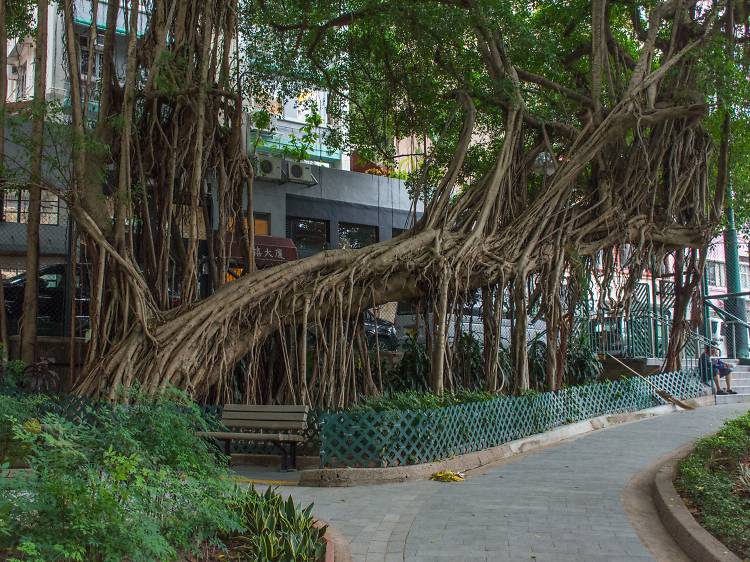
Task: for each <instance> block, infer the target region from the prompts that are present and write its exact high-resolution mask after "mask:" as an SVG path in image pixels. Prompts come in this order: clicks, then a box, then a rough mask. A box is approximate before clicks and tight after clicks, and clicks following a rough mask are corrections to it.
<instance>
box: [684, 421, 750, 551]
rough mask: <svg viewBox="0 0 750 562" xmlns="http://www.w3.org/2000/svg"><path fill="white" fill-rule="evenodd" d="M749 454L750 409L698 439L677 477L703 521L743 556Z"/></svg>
mask: <svg viewBox="0 0 750 562" xmlns="http://www.w3.org/2000/svg"><path fill="white" fill-rule="evenodd" d="M748 455H750V413H747V414H745V415H743V416H741V417H739V418H737V419H734V420H730V421H728V422H727V423H726V424H725V425H724V427H723V428H722V429H721V430H720V431H719V432H718V433H717V434H715V435H712V436H710V437H706V438H703V439H701V440H699V441H698V442H697V443H696V446H695V449H694V451H693V453H692V454H691V455H689V456H688V457H687V458H685V459H684V460H683V461H682V462H681V463H680V466H679V471H678V477H677V480H676V481H675V486H676V487H677V489H678V490H679V491H680V492H681V493H682V494H683V495H684V496H685V497H686V498H687V499H688V501H689V502H691V503H692V504H693V505H694V506H695V507H696V508H697V510H698V519H699V520H700V522H701V524H702V525H703V526H704V527H705V528H706V529H707V530H708V531H710V532H711V533H712V534H713V535H715V536H716V537H717V538H718V539H719V540H721V541H722V542H723V543H724V544H725V545H726V546H727V547H729V548H730V549H732V550H733V551H734V552H736V553H737V554H738V555H739V556H740V558H743V557H750V495H748V494H747V492H745V491H743V480H742V477H743V476H744V470H743V465H742V463H743V459H745V460H746V459H747V456H748Z"/></svg>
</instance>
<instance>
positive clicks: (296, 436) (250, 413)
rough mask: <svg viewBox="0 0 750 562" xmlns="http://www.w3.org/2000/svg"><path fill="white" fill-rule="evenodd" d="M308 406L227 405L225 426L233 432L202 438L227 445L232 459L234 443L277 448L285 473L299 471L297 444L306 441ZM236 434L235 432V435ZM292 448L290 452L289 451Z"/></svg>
mask: <svg viewBox="0 0 750 562" xmlns="http://www.w3.org/2000/svg"><path fill="white" fill-rule="evenodd" d="M308 410H309V407H308V406H249V405H246V404H227V405H226V406H224V410H223V412H222V415H221V423H222V425H224V427H226V428H227V429H228V430H229V431H201V432H199V433H198V435H199V436H201V437H209V438H212V439H216V440H218V441H224V452H225V453H226V454H227V455H229V452H230V449H231V445H232V441H257V442H261V443H271V444H273V445H274V446H275V447H276V448H277V449H278V450H279V452H280V453H281V470H289V468H290V466H289V465H290V460H291V468H293V469H296V468H297V443H302V442H304V441H305V440H306V438H305V437H304V436H303V435H302V433H303V432H304V431H305V429H307V413H308ZM233 430H235V431H233ZM287 447H288V448H287Z"/></svg>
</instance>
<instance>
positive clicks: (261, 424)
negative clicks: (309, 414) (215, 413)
mask: <svg viewBox="0 0 750 562" xmlns="http://www.w3.org/2000/svg"><path fill="white" fill-rule="evenodd" d="M222 423H223V424H224V425H225V426H227V427H247V428H254V427H255V428H258V429H294V430H298V431H301V430H303V429H305V428H306V427H307V422H304V421H283V420H274V421H269V420H224V419H222Z"/></svg>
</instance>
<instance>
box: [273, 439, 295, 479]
mask: <svg viewBox="0 0 750 562" xmlns="http://www.w3.org/2000/svg"><path fill="white" fill-rule="evenodd" d="M273 445H274V447H276V448H277V449H278V450H279V453H280V454H281V471H282V472H286V471H287V470H289V457H290V456H291V457H292V467H293V468H295V469H296V468H297V458H296V457H297V451H296V448H294V447H295V445H296V444H295V443H292V447H293V448H292V450H291V455H290V454H289V451H287V450H286V448H285V447H284V445H282V444H281V443H274V444H273Z"/></svg>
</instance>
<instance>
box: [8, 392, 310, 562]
mask: <svg viewBox="0 0 750 562" xmlns="http://www.w3.org/2000/svg"><path fill="white" fill-rule="evenodd" d="M125 398H127V399H128V401H129V402H130V404H128V405H125V404H113V405H110V404H101V405H98V406H90V407H87V408H84V409H83V410H82V411H80V412H78V413H76V414H75V415H68V416H67V417H68V418H71V419H67V418H66V417H63V416H61V415H59V414H56V413H51V412H52V411H53V410H55V409H58V410H61V411H63V410H64V409H62V408H60V407H59V402H57V401H55V400H53V399H51V398H49V397H46V396H42V395H27V396H16V397H14V396H7V395H2V394H0V412H2V421H0V465H2V468H3V470H4V469H6V468H8V466H9V463H8V461H9V459H15V460H16V461H17V460H19V459H21V460H23V461H24V462H25V463H27V464H28V466H29V467H30V469H29V470H28V471H25V472H21V473H17V474H15V475H14V476H13V477H12V478H5V477H0V558H3V559H4V556H7V557H9V559H11V560H13V559H14V557H15V559H21V560H33V561H51V560H103V561H109V560H112V561H115V560H117V561H119V560H132V561H134V562H135V561H138V560H143V561H146V560H173V559H177V558H182V557H183V556H185V555H186V554H189V553H190V552H198V550H199V549H204V548H205V547H206V545H213V547H214V548H217V549H219V550H222V549H223V550H226V547H224V546H223V544H222V540H225V541H227V543H229V544H230V546H232V547H235V546H236V545H240V546H239V547H237V549H236V550H237V552H235V549H233V550H232V551H231V553H230V556H234V555H244V554H247V555H249V556H250V559H253V560H269V561H272V560H285V561H286V560H292V561H303V560H317V559H318V558H319V555H320V554H321V552H322V548H323V547H322V544H323V543H322V541H321V537H322V535H323V533H324V530H320V529H314V528H313V527H312V517H311V515H310V512H311V509H312V506H309V507H307V508H306V509H304V510H300V509H299V508H297V507H296V506H294V503H293V501H292V500H288V501H287V502H284V501H282V500H281V498H280V497H279V496H278V495H277V494H275V493H273V492H271V491H268V492H266V493H265V494H264V495H262V496H261V495H259V494H257V493H256V492H255V491H254V490H252V489H251V490H247V491H241V490H237V489H236V488H235V487H234V486H233V485H232V484H231V480H230V478H229V476H230V475H229V472H228V470H227V466H226V460H225V458H224V457H223V456H221V455H219V454H217V451H216V450H215V448H214V446H213V445H212V444H210V443H209V442H208V441H206V440H205V439H201V438H198V437H197V436H196V435H195V433H196V431H197V430H206V429H213V428H215V427H217V425H218V421H217V420H215V419H207V418H206V417H205V416H204V415H203V413H202V411H201V409H200V408H199V407H198V406H197V405H195V404H194V403H193V402H192V401H191V400H190V399H189V398H188V397H187V396H186V395H185V394H183V393H180V392H177V391H167V392H166V393H165V394H164V395H163V396H160V397H147V396H142V395H140V394H139V393H137V392H136V391H133V392H131V393H130V394H129V395H128V396H126V397H125ZM45 412H47V413H45Z"/></svg>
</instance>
